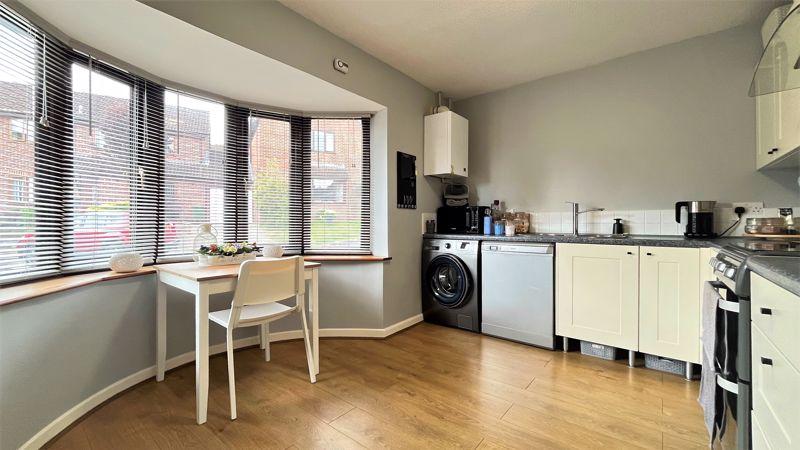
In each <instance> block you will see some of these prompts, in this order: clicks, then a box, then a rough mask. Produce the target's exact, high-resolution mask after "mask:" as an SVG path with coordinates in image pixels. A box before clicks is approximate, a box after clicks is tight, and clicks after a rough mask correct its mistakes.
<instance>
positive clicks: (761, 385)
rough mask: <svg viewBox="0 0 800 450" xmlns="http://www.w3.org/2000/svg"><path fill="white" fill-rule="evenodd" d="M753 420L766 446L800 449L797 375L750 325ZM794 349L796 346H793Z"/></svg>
mask: <svg viewBox="0 0 800 450" xmlns="http://www.w3.org/2000/svg"><path fill="white" fill-rule="evenodd" d="M750 334H751V337H752V368H753V387H752V389H753V417H754V418H755V420H756V421H757V422H758V424H759V426H760V427H761V430H762V431H763V432H764V437H765V438H766V440H767V442H768V443H769V446H770V447H772V448H777V449H789V448H800V414H798V412H797V405H798V404H800V372H798V371H797V370H796V369H795V368H794V366H792V364H791V363H790V362H789V360H788V359H786V356H785V354H784V353H783V352H781V350H780V349H778V348H776V347H775V346H774V345H773V343H772V342H771V341H770V340H769V338H768V337H767V336H766V335H764V332H763V330H761V329H759V327H758V325H755V324H753V327H752V329H751V333H750ZM793 344H794V345H797V344H796V343H793Z"/></svg>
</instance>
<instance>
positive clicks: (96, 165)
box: [62, 55, 163, 271]
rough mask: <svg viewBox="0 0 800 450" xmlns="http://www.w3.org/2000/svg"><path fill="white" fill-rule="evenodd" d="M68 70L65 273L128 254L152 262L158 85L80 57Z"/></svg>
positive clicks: (160, 116)
mask: <svg viewBox="0 0 800 450" xmlns="http://www.w3.org/2000/svg"><path fill="white" fill-rule="evenodd" d="M70 70H71V80H72V83H71V86H72V88H71V91H72V92H71V94H72V111H71V112H72V151H71V157H70V159H69V161H68V163H67V164H66V171H65V177H64V179H65V182H66V186H65V189H64V191H63V194H62V196H63V201H64V211H63V214H64V215H63V226H64V230H63V237H62V270H63V271H68V270H72V271H74V270H87V269H94V268H103V267H107V266H108V259H109V257H111V255H113V254H115V253H120V252H125V251H135V252H137V253H139V254H141V255H142V256H143V257H144V259H145V262H146V263H151V262H153V261H154V260H155V257H156V255H155V250H156V237H157V226H158V221H157V220H156V219H157V215H158V202H159V192H160V188H159V183H158V181H159V179H160V176H159V175H160V174H159V165H160V161H159V159H160V155H161V149H162V143H161V141H162V138H161V136H160V134H159V133H158V130H157V128H158V126H159V124H160V123H161V121H162V120H163V113H160V111H161V110H162V108H163V106H162V105H163V100H162V96H163V94H161V90H160V89H159V88H158V87H157V86H154V85H152V84H150V86H148V84H149V83H147V82H145V81H144V80H142V79H139V78H137V77H133V76H130V75H129V74H127V73H124V72H122V71H119V70H116V69H114V68H112V67H109V66H107V65H105V64H102V63H100V62H97V61H94V60H92V59H90V58H86V57H82V56H80V55H76V56H75V58H74V62H73V63H72V64H71V69H70ZM148 94H149V95H148Z"/></svg>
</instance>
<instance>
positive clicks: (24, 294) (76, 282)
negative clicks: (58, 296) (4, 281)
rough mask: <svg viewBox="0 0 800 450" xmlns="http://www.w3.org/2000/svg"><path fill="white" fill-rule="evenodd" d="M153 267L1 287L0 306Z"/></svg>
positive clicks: (125, 276)
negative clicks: (127, 271)
mask: <svg viewBox="0 0 800 450" xmlns="http://www.w3.org/2000/svg"><path fill="white" fill-rule="evenodd" d="M155 271H156V270H155V268H153V267H143V268H141V269H139V270H138V271H136V272H129V273H116V272H112V271H110V270H105V271H102V272H94V273H84V274H80V275H64V276H58V277H55V278H48V279H46V280H37V281H31V282H28V283H22V284H18V285H15V286H8V287H4V288H0V306H5V305H10V304H12V303H17V302H22V301H25V300H30V299H33V298H37V297H41V296H44V295H48V294H55V293H57V292H63V291H67V290H70V289H75V288H79V287H83V286H89V285H92V284H95V283H100V282H101V281H111V280H118V279H121V278H129V277H137V276H140V275H148V274H151V273H155Z"/></svg>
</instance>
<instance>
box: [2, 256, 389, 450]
mask: <svg viewBox="0 0 800 450" xmlns="http://www.w3.org/2000/svg"><path fill="white" fill-rule="evenodd" d="M381 272H382V270H381V265H380V264H374V263H372V264H353V263H326V264H325V266H324V267H323V268H322V269H320V280H319V283H320V327H322V328H383V325H382V302H381V297H380V292H375V291H374V290H373V289H372V285H371V284H369V283H363V282H362V281H363V280H365V279H373V278H377V279H378V280H379V281H380V276H381ZM155 295H156V291H155V276H152V275H147V276H141V277H134V278H124V279H120V280H116V281H111V282H105V283H99V284H96V285H91V286H87V287H83V288H78V289H74V290H70V291H67V292H63V293H57V294H52V295H48V296H45V297H41V298H38V299H33V300H29V301H25V302H21V303H15V304H11V305H7V306H3V307H0V362H1V363H0V449H7V448H8V449H11V448H17V447H19V446H20V445H22V444H23V443H25V442H26V441H27V440H28V439H30V438H31V437H32V436H33V435H34V434H36V433H37V432H38V431H39V430H41V429H42V428H44V427H45V426H46V425H47V424H49V423H50V422H52V421H53V420H54V419H56V418H57V417H58V416H60V415H61V414H63V413H64V412H66V411H67V410H69V409H70V408H72V407H73V406H75V405H77V404H78V403H80V402H81V401H83V400H85V399H86V398H88V397H90V396H91V395H92V394H95V393H96V392H98V391H100V390H101V389H103V388H105V387H107V386H109V385H111V384H113V383H114V382H116V381H119V380H121V379H123V378H125V377H127V376H129V375H132V374H134V373H136V372H138V371H140V370H143V369H147V368H148V367H151V366H154V365H155V345H156V343H155V339H156V335H155V332H156V329H155V326H156V323H155ZM167 300H168V305H167V358H172V357H175V356H178V355H181V354H184V353H186V352H191V351H194V298H193V297H192V296H191V295H189V294H187V293H185V292H181V291H179V290H175V289H172V288H169V289H168V290H167ZM230 301H231V295H230V294H219V295H215V296H213V297H212V298H211V305H210V307H211V310H218V309H225V308H228V307H230ZM289 303H290V304H291V303H292V302H289ZM296 329H299V317H298V316H296V315H295V316H291V317H287V318H286V319H283V320H280V321H278V322H276V323H274V324H273V325H271V327H270V331H272V332H280V331H287V330H296ZM209 333H210V337H209V342H210V343H211V345H214V344H219V343H223V342H225V334H224V331H223V329H222V328H221V327H218V326H215V325H213V324H211V325H210V326H209ZM234 333H235V335H234V337H235V338H236V339H239V338H242V337H246V336H255V334H256V329H255V328H244V329H239V330H236V331H235V332H234Z"/></svg>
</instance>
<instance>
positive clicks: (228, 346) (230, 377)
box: [225, 329, 236, 420]
mask: <svg viewBox="0 0 800 450" xmlns="http://www.w3.org/2000/svg"><path fill="white" fill-rule="evenodd" d="M225 345H226V350H227V353H228V389H229V390H230V397H231V420H235V419H236V384H235V381H234V377H233V330H231V329H228V333H227V337H226V340H225Z"/></svg>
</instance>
